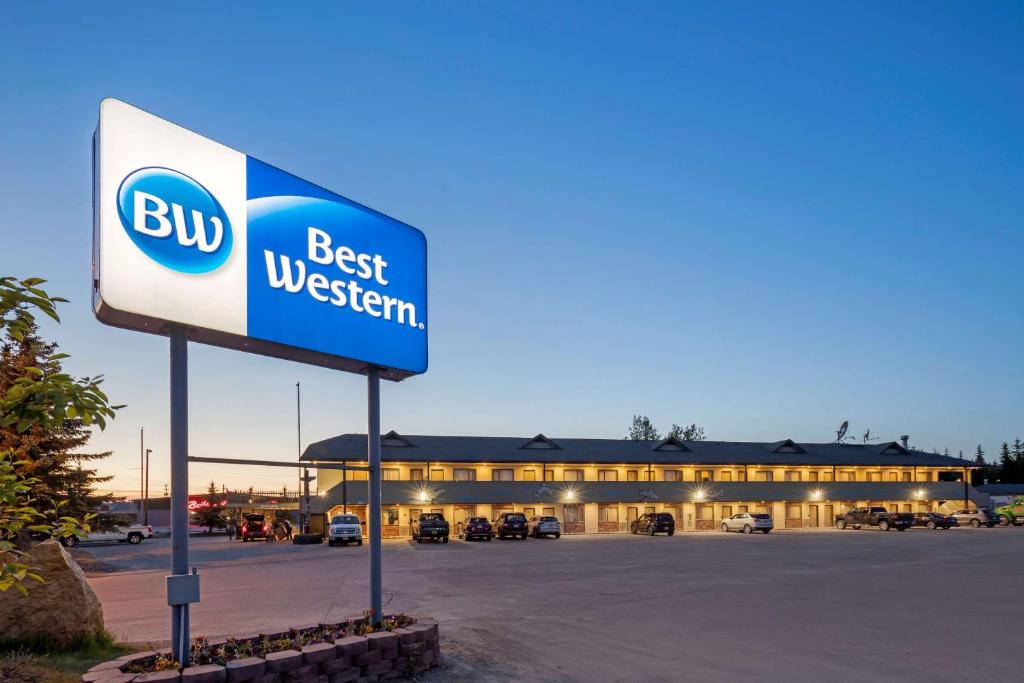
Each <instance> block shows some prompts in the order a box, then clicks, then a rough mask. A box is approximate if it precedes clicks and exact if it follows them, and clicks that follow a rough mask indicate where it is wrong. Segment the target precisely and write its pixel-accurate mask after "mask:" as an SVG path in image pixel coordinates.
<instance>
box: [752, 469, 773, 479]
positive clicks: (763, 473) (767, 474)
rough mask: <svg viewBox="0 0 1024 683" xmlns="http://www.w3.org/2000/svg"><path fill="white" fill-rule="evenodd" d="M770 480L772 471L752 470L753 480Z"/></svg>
mask: <svg viewBox="0 0 1024 683" xmlns="http://www.w3.org/2000/svg"><path fill="white" fill-rule="evenodd" d="M771 480H772V472H768V471H765V470H758V471H757V472H754V481H771Z"/></svg>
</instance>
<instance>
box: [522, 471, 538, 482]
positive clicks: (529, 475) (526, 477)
mask: <svg viewBox="0 0 1024 683" xmlns="http://www.w3.org/2000/svg"><path fill="white" fill-rule="evenodd" d="M523 481H537V470H523Z"/></svg>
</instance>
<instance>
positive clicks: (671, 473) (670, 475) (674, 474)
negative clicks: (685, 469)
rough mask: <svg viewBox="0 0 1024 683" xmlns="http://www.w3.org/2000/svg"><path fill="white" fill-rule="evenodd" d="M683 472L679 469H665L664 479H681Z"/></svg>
mask: <svg viewBox="0 0 1024 683" xmlns="http://www.w3.org/2000/svg"><path fill="white" fill-rule="evenodd" d="M682 480H683V473H682V472H680V471H679V470H665V481H682Z"/></svg>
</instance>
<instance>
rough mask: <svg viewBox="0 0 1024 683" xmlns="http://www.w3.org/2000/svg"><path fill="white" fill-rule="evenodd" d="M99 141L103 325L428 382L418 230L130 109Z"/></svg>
mask: <svg viewBox="0 0 1024 683" xmlns="http://www.w3.org/2000/svg"><path fill="white" fill-rule="evenodd" d="M93 146H94V159H93V174H94V184H95V187H94V192H95V196H94V205H95V207H94V208H95V214H94V240H93V242H94V247H93V308H94V310H95V312H96V315H97V317H98V318H99V319H100V320H101V321H103V322H105V323H107V324H110V325H115V326H118V327H125V328H128V329H133V330H139V331H143V332H149V333H153V334H166V326H167V325H168V324H177V325H181V326H184V327H186V328H188V338H189V340H191V341H198V342H203V343H208V344H215V345H218V346H224V347H228V348H233V349H238V350H242V351H247V352H252V353H260V354H264V355H269V356H275V357H279V358H287V359H290V360H297V361H301V362H305V363H313V364H316V365H323V366H326V367H332V368H337V369H341V370H348V371H352V372H365V370H366V368H367V367H368V366H375V367H379V368H381V369H382V371H383V372H382V375H381V376H383V377H385V378H388V379H402V378H404V377H408V376H410V375H413V374H418V373H422V372H425V371H426V369H427V248H426V238H425V237H424V236H423V233H421V232H420V231H419V230H417V229H416V228H413V227H411V226H409V225H406V224H405V223H402V222H400V221H397V220H395V219H393V218H389V217H388V216H385V215H383V214H381V213H378V212H376V211H374V210H372V209H368V208H366V207H364V206H362V205H360V204H357V203H355V202H353V201H351V200H349V199H346V198H345V197H342V196H341V195H338V194H335V193H333V192H330V191H328V190H325V189H323V188H322V187H319V186H317V185H314V184H313V183H310V182H308V181H305V180H302V179H300V178H297V177H296V176H293V175H291V174H289V173H286V172H284V171H281V170H279V169H277V168H275V167H273V166H270V165H269V164H266V163H264V162H262V161H258V160H257V159H254V158H252V157H250V156H247V155H245V154H243V153H242V152H238V151H235V150H233V149H230V148H228V147H225V146H224V145H221V144H220V143H217V142H214V141H213V140H210V139H207V138H205V137H203V136H201V135H198V134H197V133H193V132H192V131H189V130H186V129H185V128H181V127H180V126H176V125H174V124H172V123H169V122H168V121H165V120H163V119H161V118H159V117H157V116H154V115H152V114H149V113H148V112H145V111H143V110H141V109H138V108H136V107H133V106H131V105H129V104H126V103H124V102H121V101H119V100H114V99H106V100H103V102H102V103H101V104H100V119H99V126H98V128H97V130H96V135H95V138H94V142H93Z"/></svg>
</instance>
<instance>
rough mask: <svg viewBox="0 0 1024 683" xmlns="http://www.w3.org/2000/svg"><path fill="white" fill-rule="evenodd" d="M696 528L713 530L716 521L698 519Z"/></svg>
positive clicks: (698, 529)
mask: <svg viewBox="0 0 1024 683" xmlns="http://www.w3.org/2000/svg"><path fill="white" fill-rule="evenodd" d="M695 528H696V529H697V531H713V530H714V528H715V523H714V521H712V520H710V519H698V520H697V522H696V527H695Z"/></svg>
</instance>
